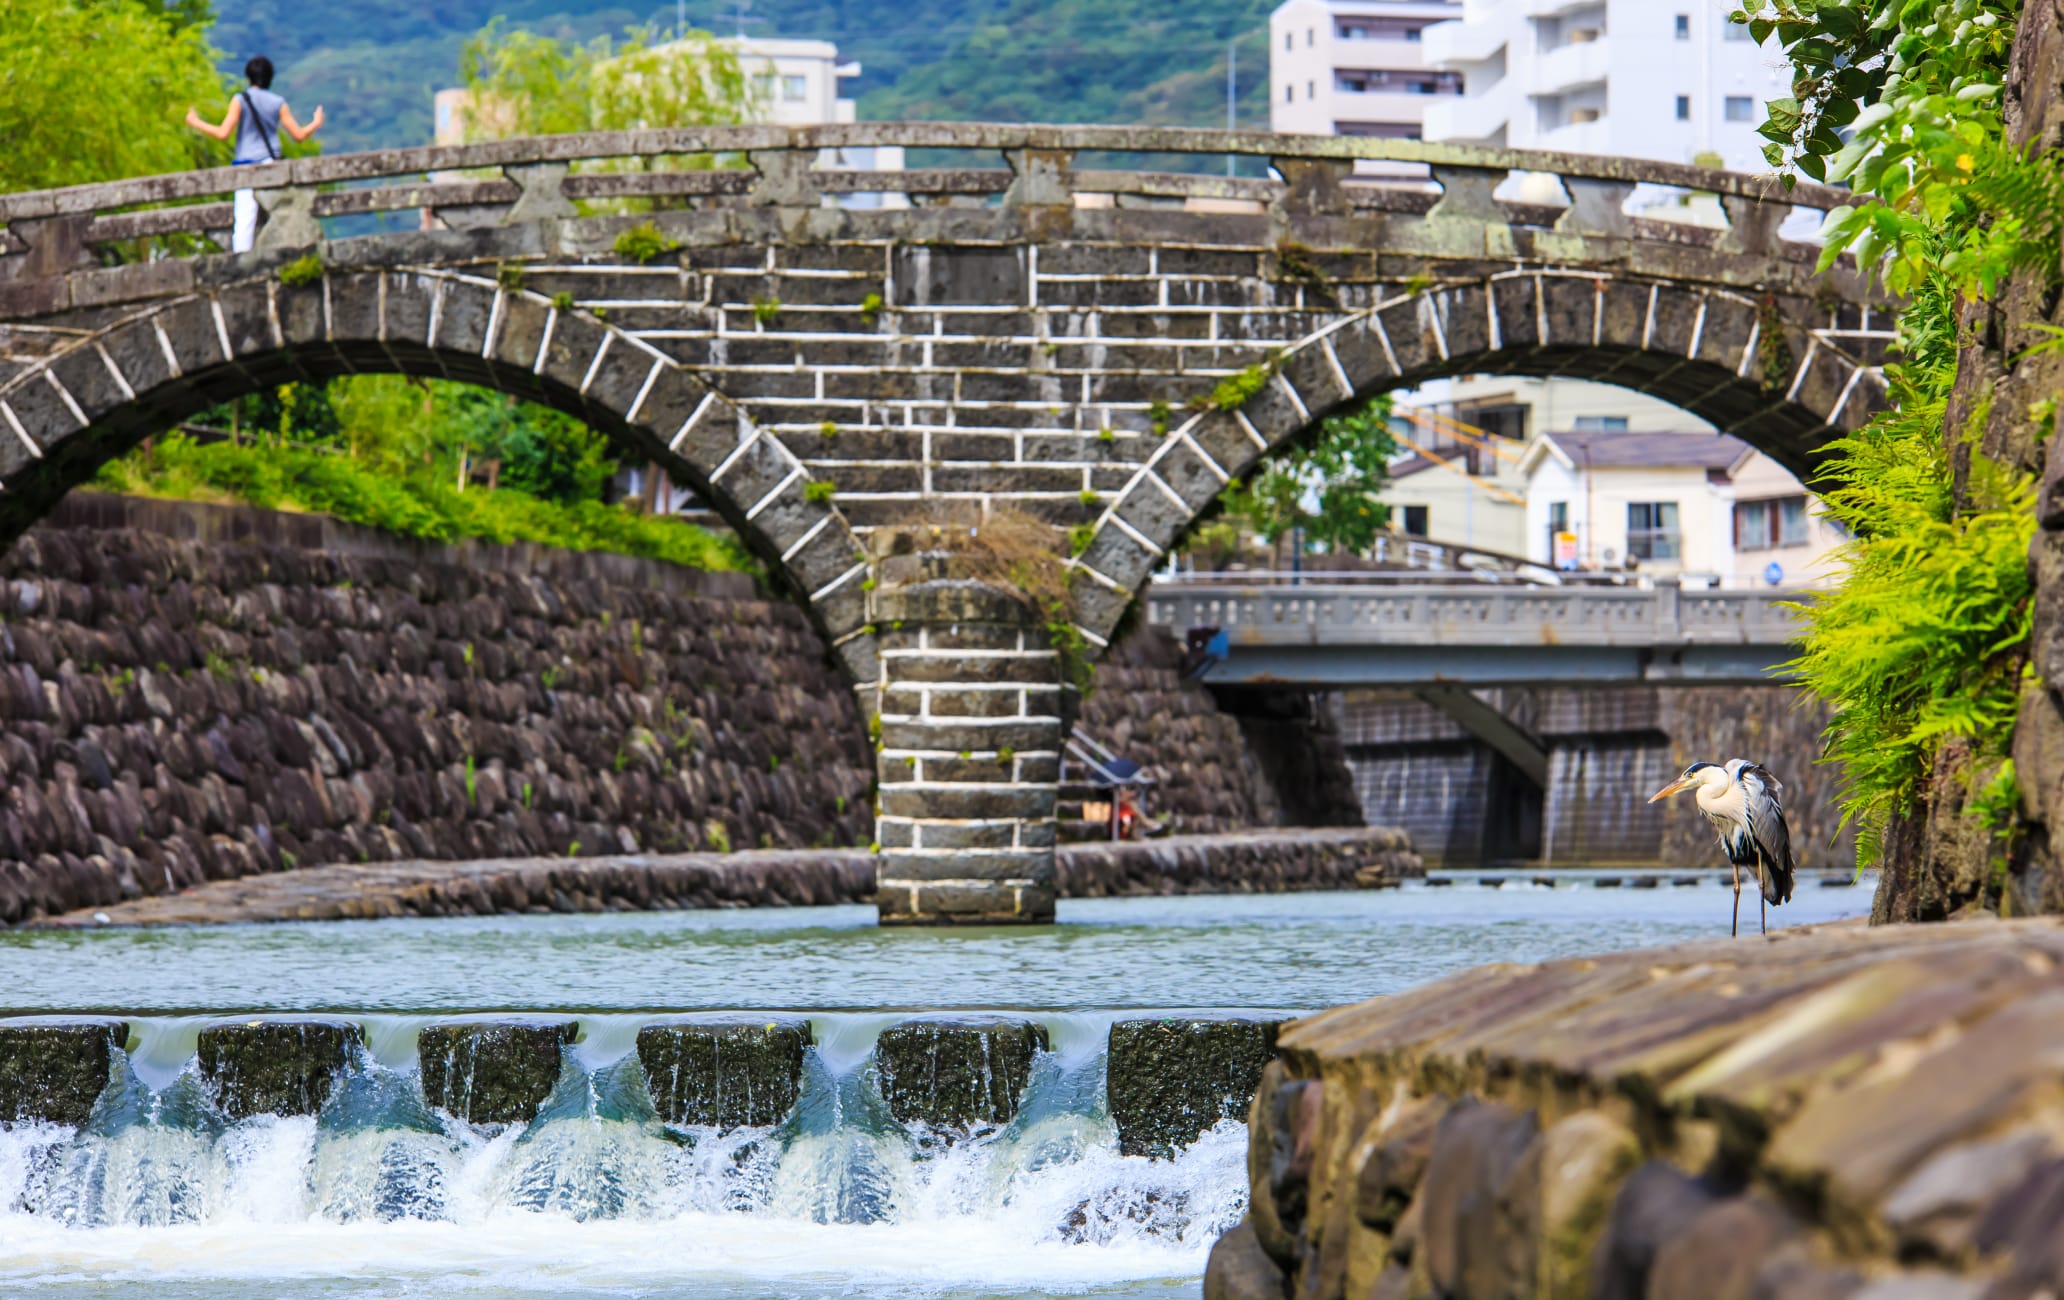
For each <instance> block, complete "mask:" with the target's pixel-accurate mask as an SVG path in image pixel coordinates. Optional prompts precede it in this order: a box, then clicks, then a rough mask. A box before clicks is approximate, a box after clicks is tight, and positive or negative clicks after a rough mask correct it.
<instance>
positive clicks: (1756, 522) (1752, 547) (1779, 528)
mask: <svg viewBox="0 0 2064 1300" xmlns="http://www.w3.org/2000/svg"><path fill="white" fill-rule="evenodd" d="M1812 518H1813V516H1812V515H1811V513H1809V511H1808V510H1807V502H1806V498H1805V497H1803V496H1795V497H1778V498H1776V499H1775V500H1770V501H1743V502H1739V503H1738V504H1736V506H1735V507H1734V545H1735V549H1736V550H1741V551H1774V550H1777V549H1778V548H1780V547H1785V546H1805V545H1806V544H1807V543H1809V542H1810V541H1812V539H1813V535H1812V529H1811V524H1812Z"/></svg>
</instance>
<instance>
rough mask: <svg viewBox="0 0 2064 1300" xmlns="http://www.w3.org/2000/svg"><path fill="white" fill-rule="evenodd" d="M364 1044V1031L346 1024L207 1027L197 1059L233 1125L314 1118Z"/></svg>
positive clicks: (259, 1023) (292, 1022)
mask: <svg viewBox="0 0 2064 1300" xmlns="http://www.w3.org/2000/svg"><path fill="white" fill-rule="evenodd" d="M363 1041H364V1031H363V1030H361V1029H360V1028H359V1026H357V1025H355V1024H351V1023H349V1022H346V1021H342V1020H253V1021H247V1022H239V1023H236V1024H216V1025H209V1026H207V1027H206V1028H204V1029H202V1030H201V1037H200V1044H199V1046H198V1048H197V1049H196V1054H197V1056H198V1058H199V1061H200V1067H201V1077H202V1078H204V1079H206V1080H207V1081H208V1082H209V1084H210V1085H211V1086H212V1087H213V1088H214V1090H215V1101H216V1104H217V1105H219V1106H221V1107H222V1111H223V1113H224V1114H226V1115H228V1116H229V1117H230V1118H231V1119H243V1118H245V1117H246V1116H249V1115H313V1114H315V1113H316V1112H317V1111H319V1110H321V1109H322V1108H323V1103H325V1102H327V1101H328V1100H329V1098H330V1088H331V1085H332V1084H333V1083H334V1082H335V1081H336V1076H337V1072H338V1071H339V1070H341V1069H343V1068H344V1066H345V1063H346V1062H347V1061H349V1060H350V1057H351V1052H352V1050H353V1049H354V1048H356V1047H358V1046H359V1045H360V1044H361V1043H363Z"/></svg>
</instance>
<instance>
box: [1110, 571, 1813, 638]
mask: <svg viewBox="0 0 2064 1300" xmlns="http://www.w3.org/2000/svg"><path fill="white" fill-rule="evenodd" d="M1801 599H1810V593H1809V592H1805V591H1779V592H1774V593H1765V592H1749V591H1697V590H1690V591H1687V590H1683V589H1681V588H1678V587H1675V586H1662V587H1656V588H1653V589H1649V590H1643V589H1640V588H1595V587H1545V588H1513V587H1501V586H1486V587H1421V588H1418V589H1414V590H1370V589H1368V588H1365V587H1353V586H1299V587H1288V588H1283V587H1276V588H1249V589H1245V590H1235V591H1227V590H1223V589H1218V588H1205V589H1189V590H1185V589H1183V588H1181V587H1180V586H1177V585H1174V584H1157V585H1155V586H1154V587H1151V588H1150V589H1149V590H1148V592H1147V595H1146V600H1147V618H1148V621H1150V622H1154V623H1160V624H1164V625H1167V626H1171V627H1176V628H1190V627H1217V628H1222V629H1224V630H1225V632H1226V634H1227V636H1228V638H1229V639H1230V641H1231V642H1232V644H1233V645H1234V646H1291V645H1314V646H1319V645H1325V646H1381V645H1398V646H1418V647H1424V646H1428V645H1454V646H1522V645H1548V646H1584V645H1594V646H1612V647H1640V648H1656V647H1667V646H1698V645H1766V646H1781V645H1789V644H1793V643H1795V642H1797V641H1798V639H1799V636H1800V633H1801V631H1802V626H1801V621H1800V618H1799V615H1798V614H1797V612H1796V611H1795V610H1793V609H1791V608H1790V607H1789V606H1790V604H1791V603H1793V602H1797V601H1799V600H1801Z"/></svg>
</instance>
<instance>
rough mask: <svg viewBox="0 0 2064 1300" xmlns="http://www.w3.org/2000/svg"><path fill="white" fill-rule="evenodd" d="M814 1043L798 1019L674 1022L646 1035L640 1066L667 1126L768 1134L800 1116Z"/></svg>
mask: <svg viewBox="0 0 2064 1300" xmlns="http://www.w3.org/2000/svg"><path fill="white" fill-rule="evenodd" d="M810 1043H811V1035H810V1022H809V1021H807V1020H804V1019H802V1018H801V1017H796V1016H773V1017H753V1018H751V1019H732V1018H727V1019H722V1020H717V1019H711V1020H695V1021H669V1022H667V1023H664V1024H656V1025H646V1026H645V1027H644V1028H642V1029H640V1030H639V1031H638V1062H639V1064H640V1065H641V1066H643V1067H644V1071H645V1089H646V1091H647V1092H648V1093H650V1094H651V1096H652V1104H653V1106H654V1108H655V1109H657V1110H658V1112H659V1117H660V1119H662V1120H664V1121H666V1122H668V1123H670V1124H703V1125H709V1126H711V1127H715V1128H722V1129H732V1128H740V1127H752V1128H766V1127H770V1126H772V1125H775V1124H779V1123H780V1122H781V1121H782V1120H784V1119H786V1118H787V1117H788V1114H789V1112H790V1111H792V1110H793V1109H795V1104H796V1098H797V1097H798V1096H800V1095H801V1091H802V1078H803V1054H804V1052H806V1051H807V1050H808V1049H809V1046H810Z"/></svg>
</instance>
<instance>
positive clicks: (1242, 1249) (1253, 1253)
mask: <svg viewBox="0 0 2064 1300" xmlns="http://www.w3.org/2000/svg"><path fill="white" fill-rule="evenodd" d="M1287 1293H1288V1292H1287V1284H1286V1281H1285V1279H1284V1277H1283V1270H1281V1269H1279V1268H1277V1267H1276V1261H1274V1260H1272V1259H1270V1258H1269V1257H1268V1254H1267V1253H1266V1252H1265V1251H1263V1250H1262V1248H1261V1242H1260V1241H1258V1240H1257V1239H1256V1238H1255V1236H1254V1226H1253V1225H1252V1224H1250V1223H1248V1222H1246V1221H1245V1220H1242V1221H1241V1223H1240V1226H1239V1227H1237V1228H1234V1229H1233V1230H1232V1231H1231V1232H1228V1233H1227V1234H1226V1235H1225V1236H1223V1237H1220V1238H1219V1239H1218V1241H1217V1242H1216V1243H1214V1244H1213V1245H1212V1247H1211V1257H1210V1259H1208V1260H1206V1261H1205V1264H1204V1300H1283V1297H1284V1296H1285V1295H1286V1294H1287Z"/></svg>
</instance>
